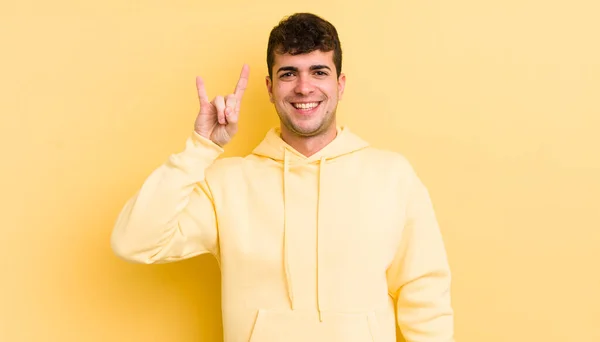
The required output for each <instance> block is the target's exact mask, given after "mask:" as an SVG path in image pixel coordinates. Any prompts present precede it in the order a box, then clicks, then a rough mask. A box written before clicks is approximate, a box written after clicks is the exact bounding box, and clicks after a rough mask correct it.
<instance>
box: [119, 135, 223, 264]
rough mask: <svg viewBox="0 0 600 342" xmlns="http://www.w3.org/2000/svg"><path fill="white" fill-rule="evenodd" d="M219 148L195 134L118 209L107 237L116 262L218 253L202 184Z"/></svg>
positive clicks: (208, 198) (208, 197)
mask: <svg viewBox="0 0 600 342" xmlns="http://www.w3.org/2000/svg"><path fill="white" fill-rule="evenodd" d="M221 153H223V150H222V148H221V147H219V146H218V145H216V144H214V143H213V142H212V141H210V140H208V139H205V138H204V137H202V136H200V135H198V134H196V133H195V132H193V133H192V135H191V136H190V137H189V138H188V140H187V141H186V145H185V149H184V150H183V151H182V152H180V153H177V154H173V155H171V156H170V157H169V158H168V160H167V161H166V162H165V163H164V164H163V165H161V166H160V167H158V168H157V169H156V170H154V171H153V172H152V173H151V174H150V175H149V176H148V178H147V179H146V180H145V181H144V183H143V185H142V186H141V188H140V189H139V190H138V192H137V193H136V194H135V195H134V196H133V197H132V198H130V199H129V200H128V201H127V203H126V204H125V206H124V207H123V209H122V210H121V212H120V214H119V216H118V218H117V220H116V223H115V226H114V228H113V231H112V235H111V248H112V250H113V252H114V253H115V254H116V255H117V256H119V257H120V258H122V259H124V260H126V261H130V262H134V263H144V264H155V263H166V262H173V261H178V260H183V259H187V258H191V257H193V256H196V255H199V254H204V253H212V254H214V255H215V256H216V255H218V250H217V249H218V243H217V236H218V235H217V220H216V215H215V209H214V205H213V201H212V196H211V193H210V188H209V186H208V184H207V183H206V180H205V171H206V169H207V168H208V167H209V166H210V165H212V164H213V162H214V161H215V160H216V159H217V157H218V156H219V155H220V154H221Z"/></svg>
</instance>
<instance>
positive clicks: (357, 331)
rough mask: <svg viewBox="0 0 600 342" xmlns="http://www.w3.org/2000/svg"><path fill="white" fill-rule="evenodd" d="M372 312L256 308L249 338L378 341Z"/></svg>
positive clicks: (285, 341) (265, 341)
mask: <svg viewBox="0 0 600 342" xmlns="http://www.w3.org/2000/svg"><path fill="white" fill-rule="evenodd" d="M378 334H379V327H378V322H377V319H376V316H375V314H373V313H323V316H322V320H319V316H318V314H315V313H313V312H302V311H277V310H259V311H258V314H257V316H256V321H255V323H254V327H253V329H252V333H251V335H250V340H249V342H311V341H327V342H382V341H379V339H378V338H377V336H378Z"/></svg>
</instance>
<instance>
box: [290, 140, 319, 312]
mask: <svg viewBox="0 0 600 342" xmlns="http://www.w3.org/2000/svg"><path fill="white" fill-rule="evenodd" d="M325 163H326V158H325V157H321V159H320V162H319V171H318V172H319V179H318V184H317V187H318V189H317V239H316V241H317V267H316V273H317V274H316V277H317V310H318V312H319V321H320V322H323V316H322V311H321V300H320V299H321V287H320V285H319V279H320V274H319V272H320V269H319V255H320V248H321V246H320V244H319V235H320V228H321V216H322V215H321V210H322V200H321V194H322V192H321V186H322V185H323V168H324V166H325ZM289 168H290V161H289V151H288V150H287V149H285V148H284V157H283V212H284V214H283V259H284V265H285V279H286V283H287V290H288V291H287V292H288V298H289V300H290V306H291V309H292V310H294V288H293V282H292V273H291V272H290V264H289V257H288V242H289V241H288V234H287V228H288V215H287V210H286V205H288V204H289V201H288V189H287V181H288V172H289Z"/></svg>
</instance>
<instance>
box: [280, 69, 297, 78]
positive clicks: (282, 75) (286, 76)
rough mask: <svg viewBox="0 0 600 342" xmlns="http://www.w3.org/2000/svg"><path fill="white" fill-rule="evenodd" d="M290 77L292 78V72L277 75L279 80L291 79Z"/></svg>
mask: <svg viewBox="0 0 600 342" xmlns="http://www.w3.org/2000/svg"><path fill="white" fill-rule="evenodd" d="M292 76H294V73H293V72H291V71H289V72H286V73H283V74H280V75H279V78H290V77H292Z"/></svg>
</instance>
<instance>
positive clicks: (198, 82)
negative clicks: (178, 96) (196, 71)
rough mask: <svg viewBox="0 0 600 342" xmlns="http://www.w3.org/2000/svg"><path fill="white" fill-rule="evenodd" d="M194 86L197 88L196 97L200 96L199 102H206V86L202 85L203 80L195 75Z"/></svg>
mask: <svg viewBox="0 0 600 342" xmlns="http://www.w3.org/2000/svg"><path fill="white" fill-rule="evenodd" d="M196 88H197V89H198V98H200V104H201V105H202V104H205V103H208V102H209V100H208V95H207V94H206V88H205V87H204V80H203V79H202V77H200V76H196Z"/></svg>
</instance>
